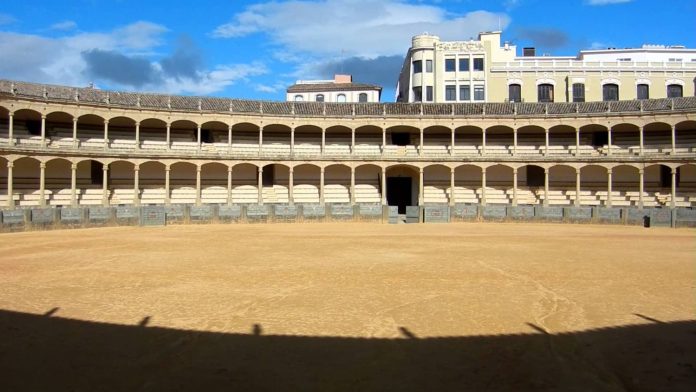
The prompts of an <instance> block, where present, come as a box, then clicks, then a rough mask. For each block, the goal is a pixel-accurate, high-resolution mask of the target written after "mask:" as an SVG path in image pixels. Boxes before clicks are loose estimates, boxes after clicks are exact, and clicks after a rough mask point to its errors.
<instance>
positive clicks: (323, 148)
mask: <svg viewBox="0 0 696 392" xmlns="http://www.w3.org/2000/svg"><path fill="white" fill-rule="evenodd" d="M325 153H326V128H322V129H321V155H324V154H325Z"/></svg>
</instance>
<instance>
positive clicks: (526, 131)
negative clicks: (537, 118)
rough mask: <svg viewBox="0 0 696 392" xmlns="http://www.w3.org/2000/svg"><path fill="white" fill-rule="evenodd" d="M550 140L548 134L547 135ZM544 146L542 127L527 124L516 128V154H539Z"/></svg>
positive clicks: (544, 139)
mask: <svg viewBox="0 0 696 392" xmlns="http://www.w3.org/2000/svg"><path fill="white" fill-rule="evenodd" d="M549 142H550V136H549ZM545 148H546V135H545V130H544V128H542V127H540V126H536V125H527V126H524V127H521V128H518V129H517V155H522V156H528V155H537V156H538V155H541V153H542V152H543V151H544V149H545Z"/></svg>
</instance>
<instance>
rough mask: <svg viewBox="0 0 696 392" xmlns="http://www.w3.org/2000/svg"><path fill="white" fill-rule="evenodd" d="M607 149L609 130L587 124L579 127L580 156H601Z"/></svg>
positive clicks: (601, 126)
mask: <svg viewBox="0 0 696 392" xmlns="http://www.w3.org/2000/svg"><path fill="white" fill-rule="evenodd" d="M608 147H609V130H608V129H607V127H605V126H603V125H598V124H588V125H583V126H581V127H580V154H583V155H602V154H606V153H607V151H608Z"/></svg>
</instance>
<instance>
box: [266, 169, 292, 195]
mask: <svg viewBox="0 0 696 392" xmlns="http://www.w3.org/2000/svg"><path fill="white" fill-rule="evenodd" d="M261 184H262V187H263V189H262V193H263V202H264V203H272V204H273V203H289V202H290V201H291V198H290V168H289V167H288V166H286V165H281V164H278V163H272V164H270V165H266V166H264V167H263V178H262V179H261Z"/></svg>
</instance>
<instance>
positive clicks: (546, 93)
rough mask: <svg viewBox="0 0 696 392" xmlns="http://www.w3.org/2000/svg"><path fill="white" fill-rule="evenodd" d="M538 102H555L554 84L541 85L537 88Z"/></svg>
mask: <svg viewBox="0 0 696 392" xmlns="http://www.w3.org/2000/svg"><path fill="white" fill-rule="evenodd" d="M537 100H538V101H539V102H553V84H548V83H544V84H540V85H539V86H537Z"/></svg>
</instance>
